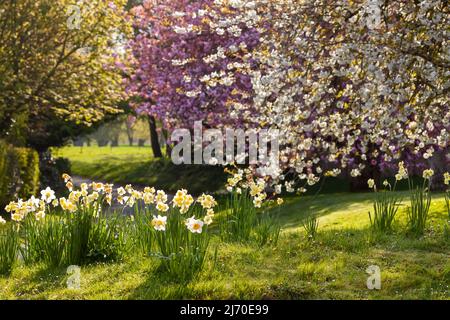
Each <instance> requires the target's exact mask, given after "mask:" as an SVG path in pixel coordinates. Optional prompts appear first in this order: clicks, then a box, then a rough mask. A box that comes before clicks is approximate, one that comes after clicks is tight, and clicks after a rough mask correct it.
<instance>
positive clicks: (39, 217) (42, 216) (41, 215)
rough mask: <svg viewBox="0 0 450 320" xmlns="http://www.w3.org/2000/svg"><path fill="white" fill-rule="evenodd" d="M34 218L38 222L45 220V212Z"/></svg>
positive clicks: (40, 212)
mask: <svg viewBox="0 0 450 320" xmlns="http://www.w3.org/2000/svg"><path fill="white" fill-rule="evenodd" d="M34 216H35V217H36V220H37V221H39V220H43V219H44V218H45V211H38V212H36V214H35V215H34Z"/></svg>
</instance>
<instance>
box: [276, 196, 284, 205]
mask: <svg viewBox="0 0 450 320" xmlns="http://www.w3.org/2000/svg"><path fill="white" fill-rule="evenodd" d="M283 203H284V200H283V198H278V199H277V204H278V205H279V206H281V205H282V204H283Z"/></svg>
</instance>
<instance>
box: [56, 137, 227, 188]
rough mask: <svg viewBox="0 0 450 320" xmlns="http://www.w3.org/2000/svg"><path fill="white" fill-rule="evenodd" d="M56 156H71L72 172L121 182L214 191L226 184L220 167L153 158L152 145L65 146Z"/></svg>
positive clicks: (58, 150) (57, 150)
mask: <svg viewBox="0 0 450 320" xmlns="http://www.w3.org/2000/svg"><path fill="white" fill-rule="evenodd" d="M53 155H54V156H55V157H64V158H68V159H69V160H70V162H71V164H72V174H74V175H78V176H82V177H86V178H91V179H100V180H104V181H107V182H113V183H118V184H127V183H130V184H133V185H145V186H148V185H151V186H154V187H156V188H160V189H164V190H165V191H168V192H174V191H176V190H178V189H180V188H186V189H189V191H190V192H191V193H194V194H199V193H201V192H206V191H210V192H214V191H217V190H218V189H220V188H223V186H224V184H225V181H226V175H225V174H224V173H223V169H222V168H220V167H212V166H202V165H181V166H175V165H174V164H173V163H172V162H171V161H170V159H154V158H153V156H152V151H151V148H150V147H129V146H121V147H114V148H111V147H97V146H92V147H64V148H59V149H54V150H53Z"/></svg>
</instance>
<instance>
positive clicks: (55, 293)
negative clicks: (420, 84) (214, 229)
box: [0, 193, 450, 299]
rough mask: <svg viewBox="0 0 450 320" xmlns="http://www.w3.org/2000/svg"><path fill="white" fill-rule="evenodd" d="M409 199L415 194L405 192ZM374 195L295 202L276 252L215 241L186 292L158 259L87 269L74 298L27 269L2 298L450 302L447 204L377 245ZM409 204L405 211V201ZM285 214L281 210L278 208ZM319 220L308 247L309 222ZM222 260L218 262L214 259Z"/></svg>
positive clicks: (58, 275)
mask: <svg viewBox="0 0 450 320" xmlns="http://www.w3.org/2000/svg"><path fill="white" fill-rule="evenodd" d="M401 194H402V195H403V196H404V197H405V200H406V196H407V194H406V193H401ZM372 197H373V194H366V193H364V194H335V195H321V196H318V197H316V198H313V197H303V198H295V199H289V200H287V202H286V204H285V205H283V206H282V207H281V209H280V212H279V215H280V221H281V223H282V225H283V232H282V235H281V238H280V240H279V243H278V245H277V246H276V247H264V248H259V247H257V246H256V245H253V244H236V243H221V242H219V240H218V238H217V237H214V238H213V241H212V244H211V247H210V259H209V260H208V264H207V267H206V268H205V270H204V271H203V272H202V273H201V274H200V275H199V276H198V277H197V278H196V279H194V280H192V281H191V282H189V283H187V284H177V283H174V282H173V281H171V280H170V279H166V278H164V276H162V275H161V273H160V272H159V270H158V265H159V261H158V259H156V258H143V257H139V256H136V255H132V256H130V257H129V258H127V259H126V260H125V261H124V262H122V263H110V264H96V265H90V266H86V267H82V270H81V288H80V289H79V290H73V289H67V288H66V281H67V279H68V275H66V269H64V268H61V269H50V270H49V269H45V268H44V267H43V266H40V265H36V266H33V267H24V266H19V267H17V268H16V269H14V271H13V273H12V274H11V276H10V277H2V278H0V298H2V299H163V298H164V299H167V298H168V299H175V298H192V299H198V298H204V299H213V298H216V299H229V298H243V299H318V298H321V299H322V298H323V299H449V292H450V291H449V284H450V240H449V239H448V238H445V237H444V234H443V226H444V224H445V223H447V219H448V217H447V215H446V211H445V208H444V201H443V197H442V196H441V195H435V196H434V199H433V204H432V208H431V214H430V221H429V224H428V227H427V230H426V233H425V235H424V236H422V237H419V238H417V237H413V236H410V235H407V234H405V232H404V230H405V227H404V226H405V223H406V221H405V216H406V215H405V208H404V207H402V209H401V210H400V212H399V216H398V218H397V223H396V226H395V229H394V232H393V233H392V234H389V235H382V236H374V235H372V234H371V232H370V230H369V219H368V211H369V210H370V209H371V203H370V199H371V198H372ZM405 203H406V202H405ZM277 210H278V209H277ZM311 213H315V214H318V215H319V216H320V218H319V234H318V236H317V238H316V240H315V241H308V239H307V237H306V235H305V232H304V230H303V228H302V223H301V222H302V220H303V219H304V218H305V217H306V216H308V215H309V214H311ZM216 248H217V255H216V258H215V259H214V252H215V249H216ZM370 265H378V266H379V267H380V269H381V281H382V287H381V290H368V289H367V287H366V280H367V278H368V276H369V275H368V274H366V268H367V267H368V266H370Z"/></svg>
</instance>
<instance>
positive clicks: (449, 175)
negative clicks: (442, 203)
mask: <svg viewBox="0 0 450 320" xmlns="http://www.w3.org/2000/svg"><path fill="white" fill-rule="evenodd" d="M444 184H445V185H447V186H448V185H449V184H450V173H448V172H446V173H444Z"/></svg>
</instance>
